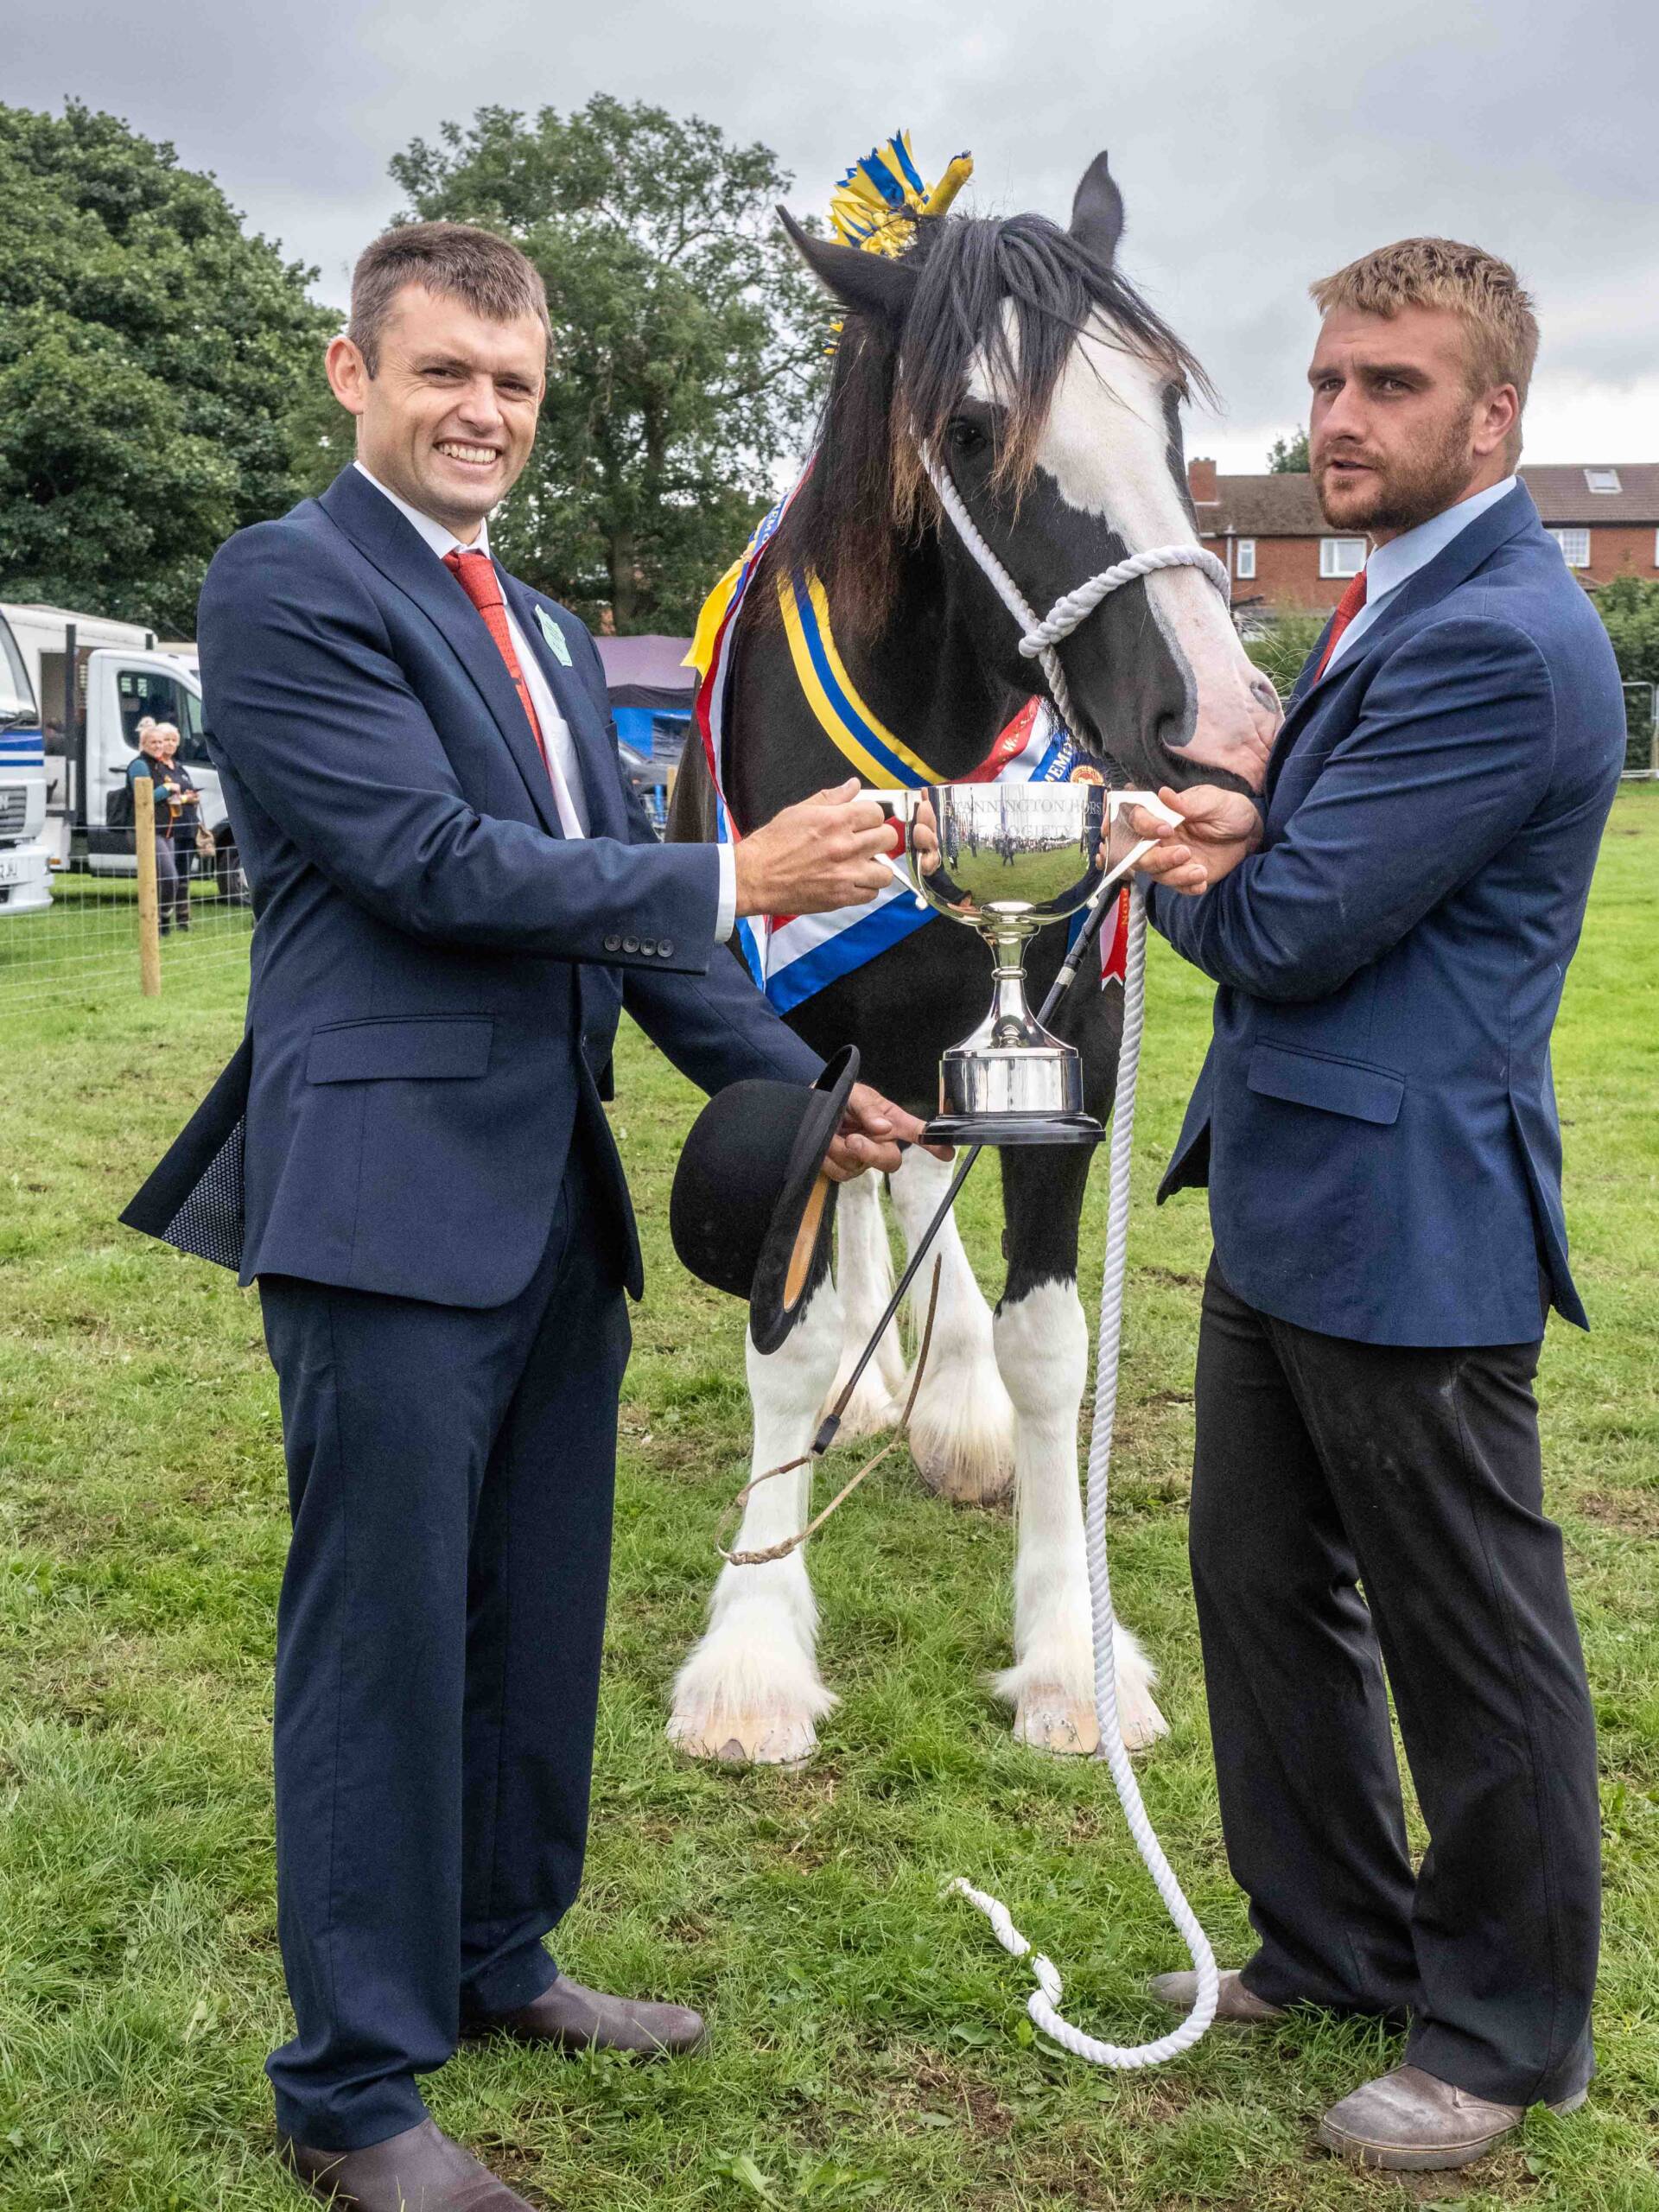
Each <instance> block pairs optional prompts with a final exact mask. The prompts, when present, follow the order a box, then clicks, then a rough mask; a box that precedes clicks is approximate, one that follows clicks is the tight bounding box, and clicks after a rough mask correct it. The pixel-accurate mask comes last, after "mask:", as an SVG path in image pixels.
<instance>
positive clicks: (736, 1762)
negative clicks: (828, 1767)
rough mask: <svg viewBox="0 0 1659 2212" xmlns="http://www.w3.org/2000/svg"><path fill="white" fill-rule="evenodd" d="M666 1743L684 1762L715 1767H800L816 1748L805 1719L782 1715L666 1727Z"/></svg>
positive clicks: (676, 1722) (715, 1717) (714, 1718)
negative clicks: (701, 1761)
mask: <svg viewBox="0 0 1659 2212" xmlns="http://www.w3.org/2000/svg"><path fill="white" fill-rule="evenodd" d="M668 1740H669V1742H670V1743H671V1744H672V1745H674V1747H675V1749H676V1750H677V1751H683V1752H684V1753H685V1755H686V1757H687V1758H694V1759H712V1760H713V1761H714V1762H715V1764H716V1765H719V1766H777V1767H785V1768H789V1767H801V1766H804V1765H805V1764H807V1762H808V1761H809V1760H810V1758H811V1757H812V1754H813V1752H814V1751H817V1748H818V1732H817V1729H816V1728H815V1727H814V1726H812V1723H811V1722H810V1720H808V1719H791V1718H790V1717H787V1716H785V1714H783V1713H749V1714H739V1715H733V1714H730V1713H718V1714H710V1715H708V1716H706V1717H705V1718H703V1719H691V1718H690V1717H688V1718H685V1719H682V1718H681V1717H680V1716H679V1715H678V1714H676V1715H675V1717H674V1718H673V1719H671V1721H670V1722H669V1724H668Z"/></svg>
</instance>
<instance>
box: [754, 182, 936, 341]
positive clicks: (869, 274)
mask: <svg viewBox="0 0 1659 2212" xmlns="http://www.w3.org/2000/svg"><path fill="white" fill-rule="evenodd" d="M778 217H779V221H780V222H781V223H782V224H783V226H784V228H785V230H786V231H787V232H789V235H790V239H791V243H792V244H793V245H794V248H795V251H796V252H797V253H798V254H799V255H800V257H801V259H802V260H803V261H804V262H805V264H806V265H807V267H808V268H809V269H810V270H811V271H812V274H813V275H814V276H815V277H817V280H818V282H819V283H821V284H822V285H823V288H824V289H825V290H826V291H827V292H829V294H830V295H831V296H833V297H834V298H836V299H837V300H839V301H840V302H841V304H842V307H844V308H849V309H850V311H851V312H852V313H853V314H855V315H879V316H880V317H882V318H883V319H884V320H885V321H890V322H899V321H903V319H904V314H905V310H906V308H907V307H908V306H909V305H910V299H911V294H912V291H913V290H914V289H915V283H916V279H915V277H914V275H913V274H912V272H911V271H910V270H907V269H906V267H905V265H904V264H903V262H901V261H890V260H889V259H888V258H887V255H886V254H884V253H865V252H862V251H861V250H860V249H859V248H858V247H857V246H855V245H835V244H834V243H833V242H832V241H831V240H830V239H829V238H811V237H809V235H808V234H807V232H804V230H803V229H802V228H801V226H800V225H799V224H798V222H797V221H796V220H795V218H794V217H793V216H792V215H791V213H790V212H789V210H788V208H787V207H780V208H779V210H778Z"/></svg>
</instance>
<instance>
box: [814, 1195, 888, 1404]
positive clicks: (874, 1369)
mask: <svg viewBox="0 0 1659 2212" xmlns="http://www.w3.org/2000/svg"><path fill="white" fill-rule="evenodd" d="M836 1287H837V1288H838V1289H839V1291H840V1292H841V1304H842V1313H844V1314H845V1316H846V1319H845V1321H844V1323H843V1328H844V1331H845V1333H844V1335H843V1337H842V1351H841V1365H840V1367H839V1368H838V1369H837V1370H836V1380H835V1385H834V1388H833V1389H832V1390H831V1391H830V1394H829V1395H830V1396H831V1398H832V1399H833V1398H836V1397H839V1395H841V1390H842V1385H843V1383H845V1381H846V1378H847V1373H848V1370H849V1368H850V1367H851V1366H852V1363H853V1362H854V1361H855V1359H856V1358H857V1357H858V1356H859V1354H860V1353H861V1351H863V1349H864V1346H865V1344H866V1342H867V1341H868V1337H869V1333H870V1332H871V1330H872V1329H873V1328H874V1326H875V1325H876V1323H877V1322H878V1321H879V1320H880V1318H881V1311H882V1308H883V1307H884V1306H886V1304H887V1300H888V1299H889V1298H891V1297H892V1295H893V1253H892V1249H891V1248H890V1247H889V1245H888V1243H887V1219H886V1217H885V1215H884V1214H883V1212H882V1211H881V1178H880V1176H879V1175H868V1174H867V1175H855V1177H854V1178H853V1179H852V1181H851V1182H850V1183H843V1184H842V1186H841V1195H840V1198H839V1201H838V1203H837V1205H836ZM904 1379H905V1348H904V1346H903V1344H901V1343H900V1342H899V1326H898V1324H897V1322H890V1323H889V1324H888V1325H887V1329H886V1330H885V1331H884V1332H883V1333H882V1338H881V1341H880V1344H878V1345H877V1346H876V1349H875V1356H874V1358H873V1359H872V1360H871V1361H870V1363H869V1365H868V1367H867V1368H866V1369H865V1370H864V1372H863V1375H862V1376H861V1377H860V1379H859V1384H858V1388H857V1389H856V1390H855V1392H854V1393H853V1395H852V1397H851V1399H850V1400H849V1402H848V1406H847V1410H846V1412H845V1413H844V1414H842V1421H841V1433H842V1436H843V1437H844V1438H846V1439H847V1440H849V1442H850V1440H852V1439H853V1438H854V1437H855V1436H872V1435H874V1433H876V1432H877V1431H878V1430H880V1429H883V1428H889V1427H892V1425H893V1421H894V1420H895V1419H896V1418H897V1415H898V1413H899V1405H898V1404H897V1403H895V1399H896V1398H897V1395H898V1392H899V1389H900V1387H901V1386H902V1384H903V1383H904Z"/></svg>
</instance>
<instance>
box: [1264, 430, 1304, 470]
mask: <svg viewBox="0 0 1659 2212" xmlns="http://www.w3.org/2000/svg"><path fill="white" fill-rule="evenodd" d="M1268 473H1269V474H1271V475H1274V476H1306V474H1307V432H1306V430H1290V431H1287V433H1286V435H1284V436H1283V437H1282V438H1275V439H1274V442H1273V443H1272V444H1271V445H1270V446H1269V447H1268Z"/></svg>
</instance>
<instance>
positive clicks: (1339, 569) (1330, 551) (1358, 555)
mask: <svg viewBox="0 0 1659 2212" xmlns="http://www.w3.org/2000/svg"><path fill="white" fill-rule="evenodd" d="M1364 565H1365V541H1364V539H1363V537H1322V538H1321V539H1320V540H1319V574H1320V575H1322V576H1357V575H1358V574H1359V572H1360V570H1361V569H1363V567H1364Z"/></svg>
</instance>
